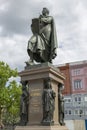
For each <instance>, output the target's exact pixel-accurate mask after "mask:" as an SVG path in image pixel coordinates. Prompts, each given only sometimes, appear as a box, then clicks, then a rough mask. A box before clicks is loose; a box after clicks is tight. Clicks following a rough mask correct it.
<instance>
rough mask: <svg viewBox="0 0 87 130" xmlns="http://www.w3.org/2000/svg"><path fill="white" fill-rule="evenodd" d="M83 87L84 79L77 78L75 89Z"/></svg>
mask: <svg viewBox="0 0 87 130" xmlns="http://www.w3.org/2000/svg"><path fill="white" fill-rule="evenodd" d="M81 88H82V80H75V81H74V89H81Z"/></svg>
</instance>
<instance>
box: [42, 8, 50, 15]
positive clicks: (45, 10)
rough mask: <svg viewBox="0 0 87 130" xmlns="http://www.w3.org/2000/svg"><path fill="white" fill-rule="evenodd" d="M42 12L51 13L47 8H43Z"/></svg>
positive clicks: (44, 13)
mask: <svg viewBox="0 0 87 130" xmlns="http://www.w3.org/2000/svg"><path fill="white" fill-rule="evenodd" d="M42 14H43V15H45V16H46V15H49V10H48V9H47V8H43V10H42Z"/></svg>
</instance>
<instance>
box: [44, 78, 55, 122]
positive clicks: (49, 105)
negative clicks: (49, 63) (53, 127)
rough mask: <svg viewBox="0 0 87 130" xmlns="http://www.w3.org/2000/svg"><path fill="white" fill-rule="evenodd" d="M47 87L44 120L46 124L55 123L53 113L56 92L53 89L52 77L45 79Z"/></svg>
mask: <svg viewBox="0 0 87 130" xmlns="http://www.w3.org/2000/svg"><path fill="white" fill-rule="evenodd" d="M45 82H46V85H45V89H44V91H43V96H42V97H43V98H42V99H43V111H44V113H43V121H42V123H44V124H51V123H54V121H53V113H54V110H55V96H56V94H55V92H54V91H53V90H52V87H51V82H50V79H49V80H47V81H45Z"/></svg>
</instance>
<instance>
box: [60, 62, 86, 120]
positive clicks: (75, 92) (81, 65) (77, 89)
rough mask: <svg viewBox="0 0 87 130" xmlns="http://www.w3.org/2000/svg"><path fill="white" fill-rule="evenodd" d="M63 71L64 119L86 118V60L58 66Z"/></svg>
mask: <svg viewBox="0 0 87 130" xmlns="http://www.w3.org/2000/svg"><path fill="white" fill-rule="evenodd" d="M58 68H59V69H60V71H61V72H62V73H64V75H65V77H66V80H65V82H64V85H65V89H64V92H63V94H64V97H65V104H64V110H65V119H66V120H74V119H75V120H76V119H77V120H79V119H87V61H82V62H74V63H68V64H64V65H61V66H59V67H58Z"/></svg>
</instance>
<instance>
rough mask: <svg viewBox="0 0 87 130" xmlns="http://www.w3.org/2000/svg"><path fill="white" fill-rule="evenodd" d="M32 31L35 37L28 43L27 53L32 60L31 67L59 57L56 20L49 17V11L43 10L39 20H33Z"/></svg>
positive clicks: (29, 62)
mask: <svg viewBox="0 0 87 130" xmlns="http://www.w3.org/2000/svg"><path fill="white" fill-rule="evenodd" d="M31 29H32V32H33V36H32V37H31V38H30V39H29V41H28V47H27V52H28V55H29V56H30V60H29V61H28V62H27V64H29V65H33V64H34V60H35V61H36V62H40V63H43V62H50V63H51V62H52V59H54V58H55V57H56V55H57V53H56V49H57V36H56V30H55V24H54V19H53V17H52V16H49V10H48V9H47V8H43V10H42V14H41V15H40V16H39V18H35V19H32V25H31Z"/></svg>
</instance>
